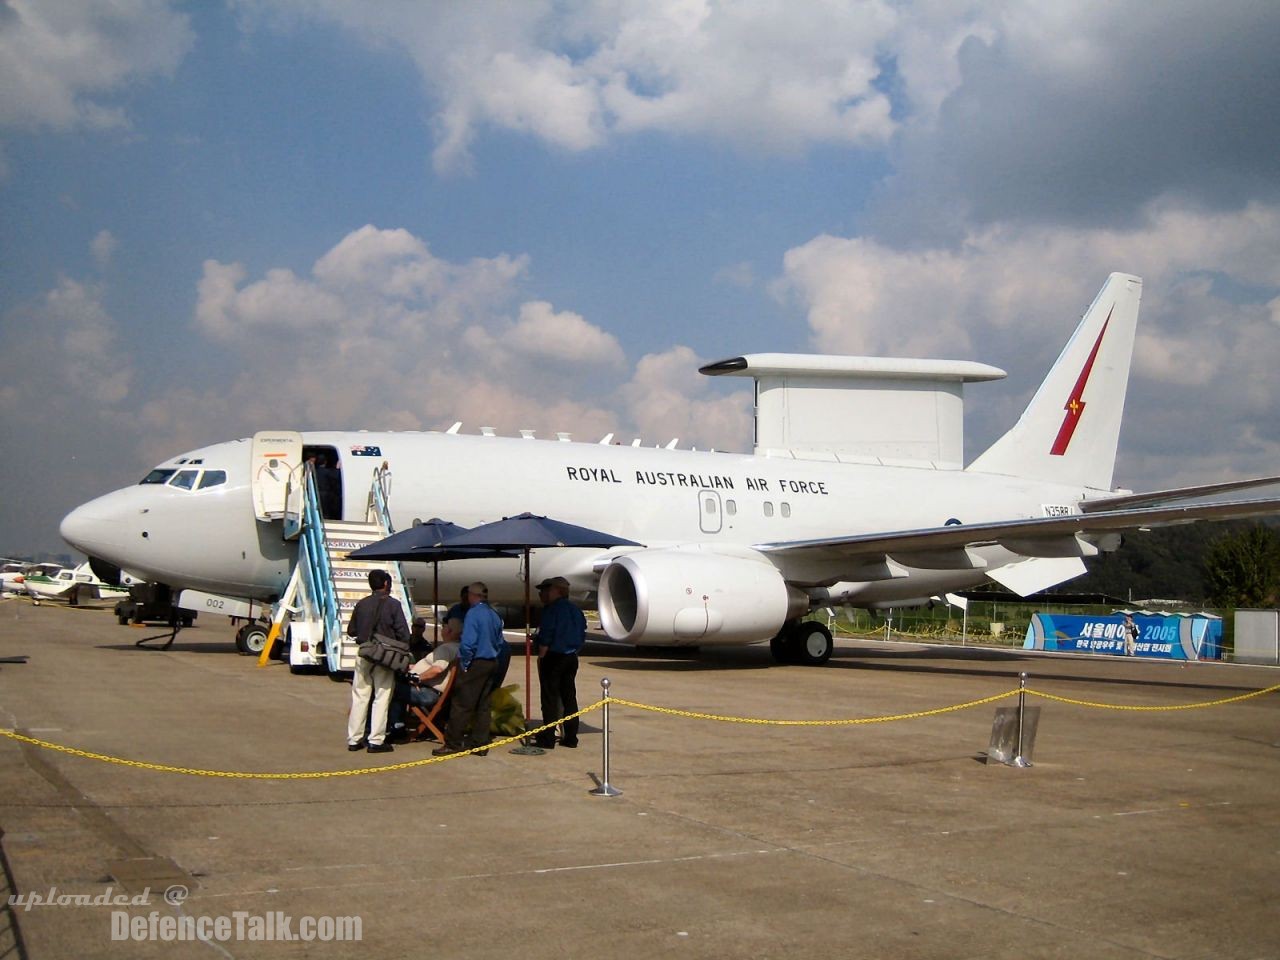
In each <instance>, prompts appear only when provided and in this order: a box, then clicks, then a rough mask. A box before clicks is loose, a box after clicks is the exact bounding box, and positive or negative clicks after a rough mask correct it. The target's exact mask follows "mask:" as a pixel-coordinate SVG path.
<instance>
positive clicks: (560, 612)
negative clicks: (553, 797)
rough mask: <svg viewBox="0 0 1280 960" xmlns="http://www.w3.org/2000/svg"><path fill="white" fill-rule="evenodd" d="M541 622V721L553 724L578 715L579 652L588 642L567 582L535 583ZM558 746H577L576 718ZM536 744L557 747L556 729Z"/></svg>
mask: <svg viewBox="0 0 1280 960" xmlns="http://www.w3.org/2000/svg"><path fill="white" fill-rule="evenodd" d="M538 596H539V598H540V599H541V600H542V622H541V625H540V626H539V628H538V635H537V636H536V637H534V640H533V645H534V648H535V649H536V650H537V651H538V686H539V687H540V688H541V693H542V722H543V723H544V724H547V723H555V722H556V721H557V720H559V719H560V718H561V717H564V716H567V715H568V714H571V713H577V712H578V691H577V687H576V686H575V684H576V681H577V677H578V651H579V650H581V649H582V644H583V643H584V642H585V641H586V639H587V619H586V617H584V616H583V615H582V611H581V610H579V609H578V608H577V607H576V606H574V604H573V602H572V601H571V600H570V599H569V581H568V580H566V579H565V578H564V577H550V578H548V579H546V580H543V581H542V582H541V583H540V584H538ZM563 727H564V735H563V736H562V737H561V738H560V746H562V747H576V746H577V745H578V718H577V717H573V718H572V719H569V720H565V721H564V724H563ZM535 742H536V743H537V745H538V746H540V747H542V748H543V749H544V750H550V749H552V748H553V747H554V746H555V745H556V734H555V729H554V728H551V729H549V730H544V731H542V732H541V733H540V734H538V736H537V738H536V739H535Z"/></svg>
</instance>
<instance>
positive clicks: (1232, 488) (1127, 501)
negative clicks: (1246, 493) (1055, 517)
mask: <svg viewBox="0 0 1280 960" xmlns="http://www.w3.org/2000/svg"><path fill="white" fill-rule="evenodd" d="M1278 484H1280V477H1258V478H1256V479H1254V480H1229V481H1227V482H1226V483H1208V484H1204V485H1203V486H1199V487H1176V488H1174V489H1170V490H1153V491H1151V492H1150V493H1127V494H1124V495H1122V496H1116V497H1100V498H1098V499H1097V500H1083V501H1081V503H1080V509H1081V510H1082V511H1084V512H1085V513H1099V512H1101V511H1113V510H1127V509H1132V508H1134V507H1155V506H1160V505H1161V504H1167V503H1170V502H1172V501H1175V500H1188V499H1190V498H1192V497H1212V496H1217V495H1219V494H1223V493H1234V492H1236V491H1239V490H1249V489H1252V488H1255V487H1269V486H1275V485H1278Z"/></svg>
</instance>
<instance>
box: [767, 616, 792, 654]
mask: <svg viewBox="0 0 1280 960" xmlns="http://www.w3.org/2000/svg"><path fill="white" fill-rule="evenodd" d="M793 626H794V624H790V623H787V624H783V626H782V629H781V630H779V631H778V633H777V635H776V636H774V638H773V639H772V640H770V641H769V652H770V653H772V654H773V661H774V663H795V662H796V645H795V643H794V642H793V641H792V637H793V631H792V627H793Z"/></svg>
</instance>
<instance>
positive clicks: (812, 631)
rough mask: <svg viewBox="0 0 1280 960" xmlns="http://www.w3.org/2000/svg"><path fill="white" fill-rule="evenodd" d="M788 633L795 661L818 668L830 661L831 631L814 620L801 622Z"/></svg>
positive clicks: (833, 646)
mask: <svg viewBox="0 0 1280 960" xmlns="http://www.w3.org/2000/svg"><path fill="white" fill-rule="evenodd" d="M788 632H789V633H790V637H789V639H790V641H791V644H790V646H791V649H792V651H793V655H794V656H795V660H793V661H792V662H793V663H801V664H804V665H805V666H807V667H820V666H822V664H824V663H826V662H827V661H828V660H830V659H831V651H832V650H833V649H834V648H835V644H834V643H833V642H832V640H831V631H830V630H828V629H827V628H826V626H824V625H823V624H821V623H818V622H817V621H816V620H803V621H801V622H800V623H798V624H797V625H796V626H795V628H794V629H793V630H791V631H788Z"/></svg>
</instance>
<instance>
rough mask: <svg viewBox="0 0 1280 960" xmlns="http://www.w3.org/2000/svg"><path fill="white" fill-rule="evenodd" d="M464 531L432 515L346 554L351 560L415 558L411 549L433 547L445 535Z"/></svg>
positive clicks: (449, 535)
mask: <svg viewBox="0 0 1280 960" xmlns="http://www.w3.org/2000/svg"><path fill="white" fill-rule="evenodd" d="M466 532H467V528H466V527H460V526H458V525H457V524H456V523H450V522H449V521H448V520H441V519H440V518H439V517H432V518H431V519H430V520H424V521H423V522H422V523H418V524H414V525H413V526H412V527H408V528H406V529H404V530H400V531H398V532H396V533H393V534H391V536H389V537H385V538H384V539H382V540H379V541H378V542H377V543H371V544H369V545H368V546H367V547H361V548H360V549H359V550H352V551H351V552H350V553H349V554H347V556H348V557H350V558H351V559H352V560H413V559H416V556H414V554H413V551H415V550H419V549H422V548H427V547H435V546H437V545H438V544H439V543H440V541H441V540H443V539H444V538H445V537H456V536H457V535H458V534H461V533H466Z"/></svg>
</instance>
